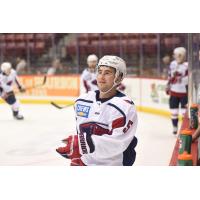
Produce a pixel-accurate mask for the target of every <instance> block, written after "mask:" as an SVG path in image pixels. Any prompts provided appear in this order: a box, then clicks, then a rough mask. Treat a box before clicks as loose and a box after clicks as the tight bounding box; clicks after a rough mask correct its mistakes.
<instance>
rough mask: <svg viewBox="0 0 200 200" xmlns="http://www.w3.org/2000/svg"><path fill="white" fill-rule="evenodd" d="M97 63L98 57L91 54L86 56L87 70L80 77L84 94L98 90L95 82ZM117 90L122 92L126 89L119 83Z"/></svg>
mask: <svg viewBox="0 0 200 200" xmlns="http://www.w3.org/2000/svg"><path fill="white" fill-rule="evenodd" d="M97 62H98V57H97V56H96V55H94V54H91V55H89V56H88V58H87V64H88V68H87V69H85V70H84V71H83V73H82V75H81V81H82V84H83V86H84V88H85V91H86V92H88V91H95V90H98V86H97V80H96V66H97ZM117 89H118V90H119V91H121V92H123V91H124V90H125V89H126V86H125V85H124V84H123V83H120V84H119V86H118V88H117Z"/></svg>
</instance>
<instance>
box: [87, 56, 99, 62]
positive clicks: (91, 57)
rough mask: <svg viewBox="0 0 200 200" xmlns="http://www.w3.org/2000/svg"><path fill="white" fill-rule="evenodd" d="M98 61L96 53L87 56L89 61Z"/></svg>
mask: <svg viewBox="0 0 200 200" xmlns="http://www.w3.org/2000/svg"><path fill="white" fill-rule="evenodd" d="M93 61H96V62H98V57H97V56H96V55H95V54H91V55H89V56H88V57H87V63H89V62H93Z"/></svg>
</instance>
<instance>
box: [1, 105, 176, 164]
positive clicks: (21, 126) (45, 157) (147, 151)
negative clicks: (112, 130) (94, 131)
mask: <svg viewBox="0 0 200 200" xmlns="http://www.w3.org/2000/svg"><path fill="white" fill-rule="evenodd" d="M22 112H23V114H24V116H25V120H24V121H17V120H14V119H13V117H12V113H11V111H10V108H9V106H8V105H6V104H0V113H1V114H0V165H14V166H18V165H20V166H21V165H25V166H26V165H27V166H28V165H47V166H50V165H69V161H68V160H67V159H65V158H63V157H61V156H60V155H58V154H57V153H56V151H55V149H56V148H57V147H59V146H61V145H62V143H61V140H62V139H64V138H66V137H67V136H68V135H70V134H74V133H75V132H76V131H75V117H74V110H73V107H69V108H66V109H62V110H58V109H56V108H54V107H53V106H52V105H22ZM138 116H139V126H138V130H137V138H138V145H137V148H136V151H137V158H136V162H135V165H142V166H144V165H146V166H149V165H155V166H158V165H168V164H169V161H170V158H171V154H172V151H173V147H174V144H175V141H176V138H175V137H174V136H173V135H172V133H171V132H172V128H171V122H170V119H168V118H165V117H161V116H155V115H151V114H146V113H138Z"/></svg>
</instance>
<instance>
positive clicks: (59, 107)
mask: <svg viewBox="0 0 200 200" xmlns="http://www.w3.org/2000/svg"><path fill="white" fill-rule="evenodd" d="M51 105H53V106H54V107H56V108H58V109H64V108H68V107H70V106H73V105H74V104H69V105H66V106H59V105H58V104H56V103H54V102H53V101H51Z"/></svg>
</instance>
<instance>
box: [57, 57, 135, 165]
mask: <svg viewBox="0 0 200 200" xmlns="http://www.w3.org/2000/svg"><path fill="white" fill-rule="evenodd" d="M125 75H126V64H125V62H124V60H123V59H121V58H119V57H117V56H104V57H102V58H101V59H100V60H99V63H98V66H97V84H98V88H99V90H97V91H90V92H88V93H86V94H83V95H81V96H80V97H79V98H78V99H77V100H76V103H75V113H76V128H77V135H72V136H69V137H68V138H67V139H65V141H64V142H65V143H66V146H65V147H60V148H58V149H57V152H58V153H59V154H61V155H62V156H64V157H65V158H69V159H71V165H74V166H77V165H78V166H84V165H93V166H94V165H107V166H108V165H109V166H111V165H123V166H131V165H133V163H134V161H135V157H136V152H135V146H136V145H137V138H136V137H135V133H136V128H137V121H138V119H137V113H136V109H135V106H134V103H133V102H132V100H131V99H130V98H129V97H127V96H126V95H125V94H123V93H121V92H119V91H118V90H117V87H118V85H119V84H120V83H121V81H122V80H123V78H124V77H125Z"/></svg>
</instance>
